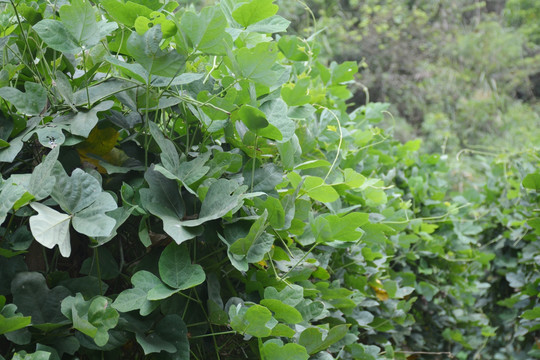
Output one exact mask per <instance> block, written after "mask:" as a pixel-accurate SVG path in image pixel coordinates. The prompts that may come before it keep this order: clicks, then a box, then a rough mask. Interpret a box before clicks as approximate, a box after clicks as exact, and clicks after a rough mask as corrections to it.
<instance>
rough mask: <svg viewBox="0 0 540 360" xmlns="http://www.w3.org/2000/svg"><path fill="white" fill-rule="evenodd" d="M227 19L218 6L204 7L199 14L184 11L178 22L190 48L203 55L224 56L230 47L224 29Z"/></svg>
mask: <svg viewBox="0 0 540 360" xmlns="http://www.w3.org/2000/svg"><path fill="white" fill-rule="evenodd" d="M228 25H229V24H228V23H227V19H226V18H225V15H223V12H222V11H221V8H220V7H219V6H211V7H205V8H203V9H202V10H201V13H200V14H195V13H194V12H191V11H186V12H185V13H184V15H183V16H182V19H181V20H180V28H181V29H182V31H183V33H184V34H185V36H187V38H188V39H189V41H190V42H191V47H192V48H193V49H195V50H198V51H200V52H202V53H205V54H212V55H225V54H226V53H227V52H226V48H227V47H232V38H231V35H229V34H228V33H227V32H226V31H225V28H227V27H228Z"/></svg>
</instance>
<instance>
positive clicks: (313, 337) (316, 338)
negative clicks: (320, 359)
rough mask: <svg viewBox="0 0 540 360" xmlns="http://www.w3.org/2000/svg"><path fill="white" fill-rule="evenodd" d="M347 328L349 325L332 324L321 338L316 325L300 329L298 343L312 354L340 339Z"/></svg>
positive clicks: (319, 330)
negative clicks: (326, 333)
mask: <svg viewBox="0 0 540 360" xmlns="http://www.w3.org/2000/svg"><path fill="white" fill-rule="evenodd" d="M348 329H349V325H337V326H334V327H333V328H332V329H330V331H328V335H326V337H325V339H324V340H323V339H322V337H323V334H322V331H321V329H319V328H316V327H311V328H307V329H306V330H304V331H302V333H301V334H300V338H299V339H298V343H299V344H300V345H303V346H305V347H306V350H307V352H308V353H309V354H310V355H312V354H315V353H318V352H319V351H323V350H326V349H327V348H328V347H329V346H330V345H332V344H334V343H336V342H338V341H339V340H341V339H342V338H343V337H344V336H345V335H346V334H347V331H348Z"/></svg>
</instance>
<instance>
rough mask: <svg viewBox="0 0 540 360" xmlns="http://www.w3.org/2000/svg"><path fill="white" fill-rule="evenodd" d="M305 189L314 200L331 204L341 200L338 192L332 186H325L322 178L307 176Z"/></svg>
mask: <svg viewBox="0 0 540 360" xmlns="http://www.w3.org/2000/svg"><path fill="white" fill-rule="evenodd" d="M303 188H304V190H305V191H306V193H307V194H308V196H309V197H310V198H312V199H313V200H317V201H320V202H328V203H329V202H333V201H336V200H337V199H339V194H338V193H337V191H336V190H334V188H333V187H332V186H330V185H327V184H325V183H324V180H323V179H322V178H320V177H316V176H306V178H305V181H304V185H303Z"/></svg>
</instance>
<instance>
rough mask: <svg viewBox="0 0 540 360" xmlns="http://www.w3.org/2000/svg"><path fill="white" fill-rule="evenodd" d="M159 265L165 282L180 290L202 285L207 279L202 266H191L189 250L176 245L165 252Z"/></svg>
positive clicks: (160, 273) (167, 248) (170, 246)
mask: <svg viewBox="0 0 540 360" xmlns="http://www.w3.org/2000/svg"><path fill="white" fill-rule="evenodd" d="M158 265H159V275H160V276H161V279H162V280H163V282H164V283H165V284H167V285H169V286H171V287H173V288H175V289H178V290H185V289H189V288H192V287H194V286H197V285H199V284H202V283H203V282H204V279H205V278H206V275H205V273H204V271H203V269H202V267H201V266H200V265H193V264H191V259H190V257H189V251H188V249H187V248H186V247H185V246H179V245H177V244H174V243H172V244H169V245H168V246H167V247H166V248H165V250H163V253H162V254H161V256H160V258H159V263H158Z"/></svg>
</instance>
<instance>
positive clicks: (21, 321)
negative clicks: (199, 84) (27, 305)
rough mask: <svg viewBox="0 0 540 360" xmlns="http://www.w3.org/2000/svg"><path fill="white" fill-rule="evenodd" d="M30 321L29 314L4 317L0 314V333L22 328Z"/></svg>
mask: <svg viewBox="0 0 540 360" xmlns="http://www.w3.org/2000/svg"><path fill="white" fill-rule="evenodd" d="M31 322H32V318H31V317H30V316H12V317H7V318H6V317H4V316H3V315H1V314H0V335H3V334H5V333H8V332H12V331H15V330H19V329H23V328H25V327H27V326H28V325H30V323H31Z"/></svg>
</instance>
